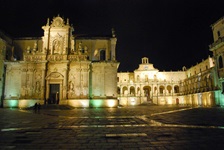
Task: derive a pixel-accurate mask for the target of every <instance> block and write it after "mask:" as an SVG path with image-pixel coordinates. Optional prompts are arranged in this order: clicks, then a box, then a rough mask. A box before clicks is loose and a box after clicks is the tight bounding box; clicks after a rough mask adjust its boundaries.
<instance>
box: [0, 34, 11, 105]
mask: <svg viewBox="0 0 224 150" xmlns="http://www.w3.org/2000/svg"><path fill="white" fill-rule="evenodd" d="M11 49H12V39H11V38H10V37H9V36H6V35H5V34H4V33H3V32H1V31H0V107H3V99H4V89H5V88H4V87H5V86H4V85H5V69H6V67H5V65H4V62H5V60H6V59H9V58H7V56H6V51H9V50H10V51H11Z"/></svg>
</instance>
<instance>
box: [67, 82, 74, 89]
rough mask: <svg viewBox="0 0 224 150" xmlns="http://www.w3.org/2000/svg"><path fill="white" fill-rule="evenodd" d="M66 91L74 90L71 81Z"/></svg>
mask: <svg viewBox="0 0 224 150" xmlns="http://www.w3.org/2000/svg"><path fill="white" fill-rule="evenodd" d="M68 91H74V84H73V83H72V81H70V82H69V85H68Z"/></svg>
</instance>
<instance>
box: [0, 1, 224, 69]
mask: <svg viewBox="0 0 224 150" xmlns="http://www.w3.org/2000/svg"><path fill="white" fill-rule="evenodd" d="M58 14H60V15H61V16H63V17H65V18H69V19H70V23H72V24H73V26H74V28H75V32H74V34H97V35H108V34H110V33H111V28H112V27H113V28H115V30H116V35H117V39H118V42H117V60H118V61H119V62H120V66H119V71H123V72H124V71H134V70H135V69H137V68H138V64H139V63H141V58H142V57H148V58H149V61H150V63H152V64H154V67H155V68H157V69H159V70H160V71H163V70H166V71H170V70H182V67H183V66H186V67H187V68H189V67H191V66H192V65H195V64H196V63H197V62H201V60H202V59H206V58H207V57H208V55H212V53H211V52H210V51H209V47H208V45H209V44H211V43H212V42H213V37H212V30H211V27H210V25H211V24H213V23H214V22H215V21H217V20H218V19H220V18H221V17H223V16H224V0H61V1H58V0H44V1H43V0H0V18H1V21H0V30H3V31H4V32H6V33H8V34H9V35H11V36H12V37H26V36H29V37H30V36H33V37H40V36H43V30H42V28H41V27H42V26H43V25H45V24H46V22H47V18H51V19H52V18H53V17H55V16H57V15H58Z"/></svg>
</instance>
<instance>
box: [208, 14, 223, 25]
mask: <svg viewBox="0 0 224 150" xmlns="http://www.w3.org/2000/svg"><path fill="white" fill-rule="evenodd" d="M223 19H224V16H222V17H221V18H220V19H219V20H217V21H216V22H215V23H213V24H211V25H210V27H214V26H215V25H216V24H217V23H218V22H219V21H221V20H223Z"/></svg>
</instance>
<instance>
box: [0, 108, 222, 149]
mask: <svg viewBox="0 0 224 150" xmlns="http://www.w3.org/2000/svg"><path fill="white" fill-rule="evenodd" d="M215 114H217V115H215ZM205 116H206V117H208V118H209V119H205V120H206V121H207V122H206V121H204V124H199V123H200V122H201V121H200V119H202V118H204V117H205ZM223 118H224V113H223V109H222V108H190V107H176V106H173V107H166V106H150V107H147V106H144V107H143V106H137V107H130V108H117V109H116V108H114V109H85V110H84V109H74V110H59V111H55V110H54V111H52V110H41V111H40V112H39V113H33V112H32V111H27V110H19V109H0V129H1V130H0V149H128V150H129V149H142V150H144V149H156V150H157V149H175V150H176V149H181V150H182V149H222V148H223V146H224V142H223V141H224V140H223V139H224V128H211V127H210V126H211V125H214V126H215V127H216V125H219V126H223V125H224V124H223ZM210 121H211V122H210Z"/></svg>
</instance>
